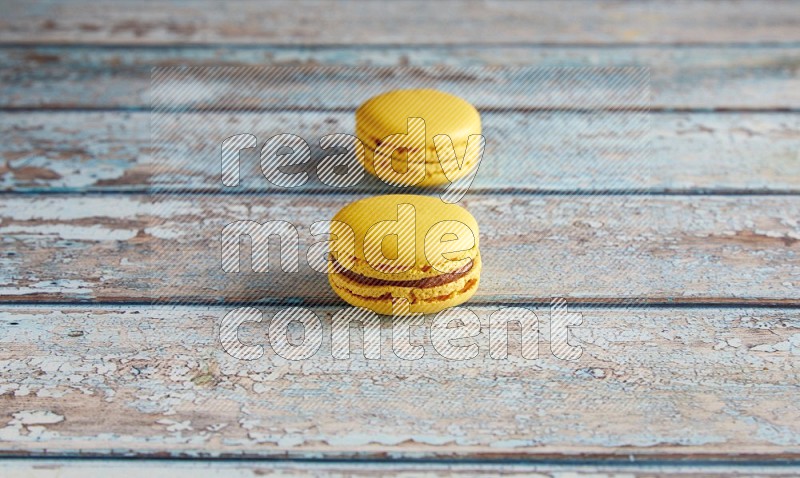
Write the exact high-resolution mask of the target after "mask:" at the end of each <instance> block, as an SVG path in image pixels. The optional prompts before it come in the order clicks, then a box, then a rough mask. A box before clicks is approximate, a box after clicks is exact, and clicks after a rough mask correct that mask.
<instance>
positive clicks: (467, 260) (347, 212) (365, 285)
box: [328, 194, 481, 315]
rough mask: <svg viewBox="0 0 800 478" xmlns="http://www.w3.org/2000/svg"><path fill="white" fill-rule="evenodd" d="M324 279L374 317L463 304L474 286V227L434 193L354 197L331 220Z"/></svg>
mask: <svg viewBox="0 0 800 478" xmlns="http://www.w3.org/2000/svg"><path fill="white" fill-rule="evenodd" d="M331 232H332V233H333V235H334V237H336V238H338V240H335V241H333V243H332V244H331V261H330V262H329V274H328V279H329V282H330V284H331V287H332V288H333V290H334V292H336V294H337V295H339V296H340V297H341V298H342V299H344V300H345V301H346V302H348V303H349V304H351V305H354V306H357V307H364V308H367V309H371V310H373V311H375V312H377V313H379V314H385V315H392V314H393V313H397V307H396V306H394V304H395V303H396V302H397V301H399V300H405V301H407V306H408V310H407V312H411V313H415V312H422V313H435V312H438V311H440V310H442V309H445V308H448V307H452V306H455V305H458V304H461V303H463V302H465V301H466V300H468V299H469V298H470V297H472V295H473V294H474V293H475V291H476V290H477V289H478V284H479V282H480V272H481V256H480V251H479V231H478V223H477V222H476V221H475V218H474V217H472V215H471V214H470V213H469V212H468V211H467V210H466V209H464V208H462V207H461V206H458V205H455V204H447V203H444V202H442V201H441V200H440V199H439V198H437V197H429V196H419V195H410V194H396V195H385V196H375V197H370V198H366V199H362V200H359V201H356V202H353V203H351V204H349V205H347V206H345V207H344V208H342V209H341V210H340V211H339V212H338V213H337V214H336V215H335V216H334V218H333V221H332V226H331Z"/></svg>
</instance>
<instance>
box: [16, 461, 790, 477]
mask: <svg viewBox="0 0 800 478" xmlns="http://www.w3.org/2000/svg"><path fill="white" fill-rule="evenodd" d="M0 472H2V473H3V476H5V477H7V478H50V477H58V478H85V477H87V476H103V477H107V478H127V477H129V476H131V475H132V474H144V473H146V474H147V476H149V477H152V478H206V477H212V476H213V477H225V478H229V477H230V478H252V477H261V476H268V477H271V476H280V477H285V476H298V477H318V476H331V477H335V478H351V477H356V478H358V477H373V476H398V477H401V478H402V477H408V478H419V477H421V476H426V477H450V476H464V475H468V476H487V475H491V476H496V475H502V476H527V477H531V478H567V477H570V478H571V477H591V478H620V477H626V478H636V477H649V478H652V477H654V476H674V477H704V478H711V477H717V476H720V477H722V476H727V477H731V476H733V477H736V476H746V477H749V478H754V477H756V478H759V477H763V476H770V477H794V476H797V474H798V473H800V467H798V466H795V465H789V464H787V465H778V466H775V465H765V464H730V463H724V464H723V463H704V464H681V463H669V464H650V463H614V464H602V463H600V464H586V463H583V464H558V463H547V464H543V463H542V464H533V463H519V462H510V463H496V462H494V463H489V462H487V463H434V462H426V463H414V462H400V461H389V460H387V461H379V462H376V461H370V462H358V461H351V462H341V461H336V462H325V461H321V462H314V461H292V460H269V461H264V460H236V461H218V460H163V459H159V460H147V459H135V460H101V459H80V460H70V459H66V460H65V459H34V458H31V459H26V460H7V461H5V462H2V463H0Z"/></svg>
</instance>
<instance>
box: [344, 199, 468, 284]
mask: <svg viewBox="0 0 800 478" xmlns="http://www.w3.org/2000/svg"><path fill="white" fill-rule="evenodd" d="M400 205H404V206H402V207H403V208H405V209H401V210H398V206H400ZM405 205H409V206H405ZM409 207H410V208H413V209H412V210H413V212H414V229H415V230H414V237H415V244H414V247H415V248H414V264H413V267H411V268H409V269H408V270H404V271H396V270H395V271H391V270H390V269H389V268H388V267H384V266H391V263H386V264H383V263H378V264H375V263H374V262H375V261H374V260H373V264H370V263H369V262H368V261H367V258H366V256H365V254H364V239H365V236H366V234H367V232H368V231H369V230H370V229H371V228H372V227H373V226H375V225H376V224H378V223H380V222H382V221H396V220H398V211H403V210H408V208H409ZM333 220H334V221H338V222H342V223H344V224H347V225H348V226H349V227H350V228H352V230H353V232H354V234H355V256H354V257H353V258H351V260H349V261H348V264H346V265H345V264H343V265H345V266H346V267H347V266H349V268H350V270H352V271H353V272H356V273H358V274H360V275H363V276H366V277H372V278H378V279H389V280H416V279H421V278H426V277H435V276H438V275H440V274H441V273H442V271H447V270H449V269H450V268H452V267H454V266H455V265H456V262H455V261H461V260H463V259H466V258H474V257H476V256H477V255H478V250H479V243H480V231H479V229H478V223H477V221H475V218H474V217H473V216H472V214H470V213H469V211H467V210H466V209H464V208H462V207H461V206H458V205H456V204H447V203H444V202H443V201H442V200H441V199H439V198H438V197H431V196H421V195H414V194H390V195H384V196H374V197H370V198H366V199H362V200H359V201H356V202H353V203H351V204H349V205H347V206H345V207H344V208H342V209H341V210H340V211H339V212H338V213H337V214H336V215H335V216H334V217H333ZM442 221H454V223H460V225H459V224H454V226H459V228H461V229H462V230H468V231H469V232H471V233H472V234H465V235H462V236H459V237H458V239H457V240H454V241H451V242H449V243H447V246H448V247H449V249H450V250H454V251H458V252H453V253H448V254H444V255H442V254H426V250H425V238H426V235H427V234H428V231H430V230H431V229H432V228H434V226H437V225H439V224H440V223H441V222H442ZM446 226H447V223H445V224H444V231H447V229H448V228H447V227H446ZM387 232H400V233H402V231H387ZM434 232H436V231H434ZM409 233H410V231H409ZM436 235H437V234H433V236H436ZM433 236H432V237H433ZM437 239H438V238H437ZM398 241H399V239H398V240H395V241H389V240H387V241H384V242H383V243H382V244H381V246H382V247H381V249H382V252H383V256H385V257H386V258H393V257H396V256H397V245H398ZM431 241H432V243H433V241H434V239H431ZM429 252H430V248H429ZM428 255H431V257H427V256H428ZM431 260H432V261H433V263H431ZM460 264H463V262H461V263H460ZM375 266H377V267H375Z"/></svg>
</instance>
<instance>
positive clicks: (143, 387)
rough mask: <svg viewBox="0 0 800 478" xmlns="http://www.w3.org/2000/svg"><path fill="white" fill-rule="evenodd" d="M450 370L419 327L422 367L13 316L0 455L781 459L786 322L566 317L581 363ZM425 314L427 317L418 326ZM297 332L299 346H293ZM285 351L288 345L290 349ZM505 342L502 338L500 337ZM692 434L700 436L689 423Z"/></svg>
mask: <svg viewBox="0 0 800 478" xmlns="http://www.w3.org/2000/svg"><path fill="white" fill-rule="evenodd" d="M498 307H499V306H497V305H492V306H488V307H477V306H473V307H471V309H472V310H473V311H474V312H475V313H476V314H477V315H478V317H479V318H480V319H481V322H482V325H483V329H482V331H481V334H480V335H478V336H476V337H475V339H474V340H475V343H477V344H478V346H479V347H480V351H479V354H478V356H477V357H475V358H473V359H469V360H464V361H452V360H447V359H445V358H443V357H442V356H440V355H439V354H438V353H437V352H436V350H435V349H433V348H432V346H431V343H430V341H429V338H428V335H427V330H428V329H427V328H425V327H423V328H420V329H416V331H415V333H414V339H413V340H414V341H415V342H416V343H420V344H423V346H424V350H425V355H424V356H423V358H421V359H420V360H416V361H405V360H402V359H400V358H398V357H397V356H395V355H394V353H393V352H392V348H391V343H390V341H391V330H390V325H391V320H390V319H386V320H385V321H384V322H383V326H384V327H383V340H382V347H383V349H382V350H383V352H382V356H381V358H380V359H377V360H369V361H368V360H366V359H365V358H364V357H363V355H361V348H360V347H361V345H360V343H361V342H360V339H359V338H358V337H359V335H358V334H354V335H353V336H352V337H353V338H352V343H353V344H354V345H353V349H352V350H353V352H352V355H351V358H350V359H333V358H332V356H331V352H330V340H331V339H330V317H331V314H332V313H333V312H335V310H336V309H332V308H326V307H315V308H313V309H312V310H313V311H314V313H315V314H317V315H318V316H319V317H320V318H321V320H322V324H323V340H322V346H321V348H320V349H319V352H317V354H315V355H314V356H312V357H310V358H308V359H306V360H301V361H292V360H286V359H283V358H281V357H280V356H278V355H276V354H275V353H274V352H273V351H272V349H271V348H270V347H269V345H268V342H267V340H268V339H267V336H266V335H265V334H266V333H267V323H268V321H269V319H270V317H272V315H273V314H274V313H275V312H276V311H277V310H279V309H276V308H263V309H262V310H263V311H264V312H265V319H264V321H263V322H262V323H259V324H256V323H249V324H246V325H244V326H242V327H241V328H240V331H239V333H240V339H241V340H242V341H243V342H245V343H250V344H260V345H265V353H264V355H263V356H262V357H261V358H259V359H257V360H253V361H239V360H236V359H234V358H232V357H231V356H229V355H227V354H226V353H225V352H224V351H223V349H222V347H221V345H220V343H219V340H218V328H219V321H220V319H221V317H222V316H223V315H224V314H225V313H226V312H227V311H228V310H227V309H224V308H198V307H190V308H185V307H183V308H159V307H130V306H126V307H107V306H103V307H81V306H73V307H68V306H55V307H44V306H42V307H31V306H25V307H12V306H5V307H4V308H3V312H2V315H0V341H1V342H2V347H0V369H2V374H0V390H2V394H1V395H0V400H2V403H3V407H2V410H3V411H2V413H0V420H2V423H0V450H1V451H2V452H3V453H5V454H35V455H40V456H41V455H42V454H45V455H49V456H59V455H64V454H69V455H82V456H121V455H125V456H151V457H156V456H157V457H179V456H182V457H195V458H200V457H217V458H218V457H238V458H243V457H275V458H279V457H281V458H302V457H306V458H326V457H327V458H348V457H350V458H397V457H404V458H406V459H413V458H423V459H424V458H467V459H472V460H478V459H492V458H517V459H549V460H557V461H560V460H566V461H568V462H569V461H574V460H576V459H577V460H581V459H584V460H585V459H588V460H592V459H617V460H625V461H628V460H635V461H640V460H644V461H647V460H656V461H658V460H690V461H691V460H714V459H721V460H743V459H758V460H760V461H762V462H765V461H767V462H769V461H778V460H796V459H797V457H798V456H800V455H798V454H800V416H798V410H797V407H796V406H795V401H796V397H797V382H798V379H800V377H798V354H800V314H799V312H798V310H797V309H763V308H761V309H742V308H734V309H728V308H722V309H719V308H707V307H704V308H666V309H661V308H655V309H653V308H627V309H614V308H612V309H596V308H574V307H573V308H572V309H571V310H572V311H573V312H579V313H581V314H582V317H583V323H582V324H581V325H580V326H577V327H575V328H573V329H572V334H573V337H574V342H573V343H574V344H576V345H579V346H581V347H582V350H583V353H582V355H581V357H580V358H579V359H578V360H577V361H574V362H568V361H563V360H560V359H557V358H555V357H554V356H552V355H551V354H550V353H549V332H548V330H549V315H548V314H547V312H546V311H542V310H537V315H538V316H539V318H540V321H541V322H542V327H541V328H540V331H541V335H540V341H539V347H540V356H539V358H538V359H536V360H525V359H522V358H521V357H520V356H519V350H518V348H516V347H518V346H517V345H513V344H515V343H516V342H514V341H513V340H512V346H511V350H510V355H509V358H508V359H507V360H495V359H491V358H489V357H488V355H487V347H488V332H487V329H486V327H487V324H488V322H487V318H488V316H489V315H490V314H491V313H492V312H494V311H496V310H497V308H498ZM430 320H431V318H430V317H429V318H428V319H427V322H426V323H427V324H429V323H430ZM291 333H292V334H297V333H298V332H291ZM292 336H293V337H295V338H297V336H296V335H292ZM512 336H513V334H512ZM698 424H702V426H698Z"/></svg>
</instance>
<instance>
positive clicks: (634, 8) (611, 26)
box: [0, 0, 800, 45]
mask: <svg viewBox="0 0 800 478" xmlns="http://www.w3.org/2000/svg"><path fill="white" fill-rule="evenodd" d="M570 3H571V5H570V7H569V8H564V7H563V5H561V4H560V3H559V2H536V3H532V4H531V3H527V2H525V3H522V2H511V1H501V2H478V1H445V2H437V4H436V5H435V6H433V5H431V4H429V3H428V2H424V1H419V0H418V1H415V2H399V3H396V4H390V5H383V4H380V3H372V2H369V3H362V2H331V1H325V2H308V1H305V2H289V1H282V2H266V3H265V2H226V3H225V4H224V5H220V4H219V3H215V2H211V1H206V2H185V3H184V2H175V3H171V4H169V5H163V4H161V3H157V2H152V3H144V4H143V3H142V2H136V1H132V0H129V1H125V2H114V3H113V4H105V5H97V4H96V3H94V2H89V1H86V0H84V1H79V2H75V1H73V2H64V1H61V2H48V3H45V4H40V5H36V6H35V7H31V6H30V5H29V4H28V3H27V2H14V3H12V4H11V5H6V6H5V12H4V15H3V18H2V21H0V32H2V33H0V41H2V42H12V43H43V42H47V43H85V42H91V43H94V44H116V43H136V44H176V43H234V44H262V43H272V44H286V45H298V44H309V43H313V44H320V45H326V44H351V43H360V44H397V43H402V44H412V45H413V44H417V45H426V44H470V43H474V42H475V41H476V40H479V41H481V42H485V43H500V44H502V43H546V44H574V43H578V44H609V43H613V44H626V43H646V44H649V43H669V44H675V43H677V44H685V43H718V42H733V43H742V42H748V43H750V42H753V43H759V42H797V41H800V33H799V32H800V12H798V9H797V6H796V5H794V4H793V3H792V2H785V1H780V0H777V1H776V0H770V1H758V2H757V1H748V2H730V1H713V2H702V3H701V2H679V4H678V5H674V4H666V5H665V4H663V3H660V2H618V1H613V2H611V1H604V2H593V1H588V0H583V1H575V2H570ZM445 25H447V27H445Z"/></svg>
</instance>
